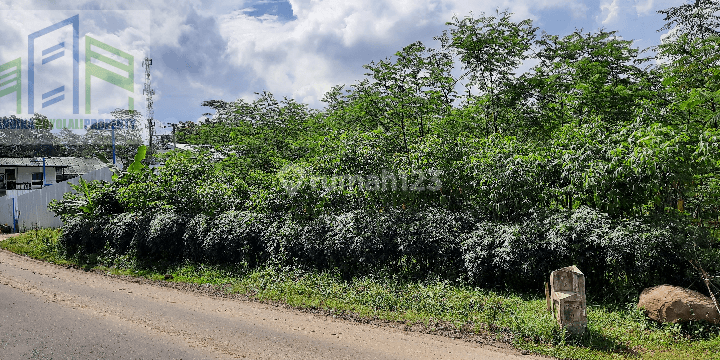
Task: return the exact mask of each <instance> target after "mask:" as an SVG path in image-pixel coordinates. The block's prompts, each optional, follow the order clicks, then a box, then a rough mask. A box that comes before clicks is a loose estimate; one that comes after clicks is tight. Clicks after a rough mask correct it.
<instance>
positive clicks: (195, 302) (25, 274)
mask: <svg viewBox="0 0 720 360" xmlns="http://www.w3.org/2000/svg"><path fill="white" fill-rule="evenodd" d="M29 358H32V359H50V358H52V359H68V358H72V359H120V358H122V359H216V358H217V359H225V358H248V359H508V360H509V359H526V360H529V359H540V358H541V357H536V356H533V355H522V354H520V352H518V351H515V350H513V349H508V348H505V349H503V348H498V347H493V346H487V345H481V344H477V343H471V342H466V341H462V340H458V339H451V338H447V337H441V336H436V335H428V334H422V333H417V332H409V331H403V330H401V329H397V328H392V327H387V326H376V325H370V324H362V323H358V322H352V321H346V320H340V319H333V318H332V317H328V316H322V315H313V314H308V313H304V312H301V311H298V310H294V309H286V308H282V307H276V306H273V305H271V304H262V303H257V302H251V301H241V300H237V299H227V298H220V297H213V296H207V295H203V294H199V293H197V292H191V291H183V290H179V289H174V288H169V287H163V286H157V285H153V284H147V283H142V281H140V280H137V279H136V280H135V281H130V280H127V279H122V278H117V277H111V276H106V275H103V274H99V273H95V272H85V271H83V270H78V269H67V268H65V267H60V266H57V265H53V264H48V263H44V262H41V261H37V260H33V259H30V258H27V257H24V256H19V255H16V254H13V253H10V252H7V251H4V250H2V251H0V359H29Z"/></svg>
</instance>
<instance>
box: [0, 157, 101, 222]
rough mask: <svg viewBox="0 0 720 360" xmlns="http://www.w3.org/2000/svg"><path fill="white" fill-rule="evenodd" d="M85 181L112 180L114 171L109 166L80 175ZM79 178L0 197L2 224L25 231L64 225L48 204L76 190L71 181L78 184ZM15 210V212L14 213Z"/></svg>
mask: <svg viewBox="0 0 720 360" xmlns="http://www.w3.org/2000/svg"><path fill="white" fill-rule="evenodd" d="M80 177H82V178H83V179H85V181H92V180H104V181H107V182H110V181H112V172H111V171H110V169H108V168H102V169H99V170H95V171H92V172H89V173H87V174H85V175H82V176H80ZM79 181H80V180H79V178H77V177H76V178H73V179H70V180H68V181H64V182H61V183H58V184H55V185H51V186H47V187H44V188H42V189H39V190H34V191H31V192H29V193H27V194H22V195H19V196H17V197H16V198H13V197H8V196H4V197H0V225H2V224H7V225H8V226H10V227H13V224H14V223H15V222H16V223H15V224H16V225H15V226H16V229H18V230H20V231H23V230H25V229H32V228H58V227H61V226H62V221H61V220H60V218H59V217H55V214H54V213H53V212H51V211H50V210H48V204H49V203H50V201H52V200H53V199H57V200H60V199H62V197H63V194H65V193H66V192H75V191H74V190H73V189H72V187H70V183H72V184H78V183H79ZM13 211H14V213H15V214H13Z"/></svg>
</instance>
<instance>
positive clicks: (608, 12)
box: [600, 0, 620, 24]
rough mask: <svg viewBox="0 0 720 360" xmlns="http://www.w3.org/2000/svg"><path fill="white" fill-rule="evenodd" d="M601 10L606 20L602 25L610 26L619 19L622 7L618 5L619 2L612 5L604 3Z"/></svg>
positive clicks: (615, 1)
mask: <svg viewBox="0 0 720 360" xmlns="http://www.w3.org/2000/svg"><path fill="white" fill-rule="evenodd" d="M600 9H602V16H605V20H603V21H602V23H603V24H610V23H612V22H613V21H614V20H615V19H617V17H618V10H619V9H620V5H619V4H618V0H613V2H612V3H608V2H603V3H602V4H600Z"/></svg>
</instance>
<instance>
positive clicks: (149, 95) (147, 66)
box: [142, 57, 155, 155]
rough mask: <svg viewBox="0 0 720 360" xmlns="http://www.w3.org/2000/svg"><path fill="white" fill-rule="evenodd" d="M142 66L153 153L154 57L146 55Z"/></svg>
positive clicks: (149, 148) (150, 142) (150, 144)
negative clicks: (151, 78) (151, 79)
mask: <svg viewBox="0 0 720 360" xmlns="http://www.w3.org/2000/svg"><path fill="white" fill-rule="evenodd" d="M142 66H143V67H145V85H144V86H143V95H145V104H147V113H146V114H145V116H146V118H147V123H148V135H149V136H148V153H149V154H150V155H152V153H153V145H152V139H153V133H154V132H155V131H154V130H155V122H154V120H153V116H154V115H155V112H154V110H153V99H152V97H153V95H155V90H153V89H152V87H151V86H150V66H152V59H150V58H148V57H145V60H143V63H142Z"/></svg>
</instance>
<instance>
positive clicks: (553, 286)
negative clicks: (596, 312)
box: [545, 265, 587, 335]
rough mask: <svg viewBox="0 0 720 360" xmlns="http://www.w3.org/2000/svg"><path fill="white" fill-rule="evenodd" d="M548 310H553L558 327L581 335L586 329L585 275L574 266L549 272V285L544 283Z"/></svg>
mask: <svg viewBox="0 0 720 360" xmlns="http://www.w3.org/2000/svg"><path fill="white" fill-rule="evenodd" d="M545 297H546V300H547V305H548V310H550V311H552V312H553V316H555V319H556V320H557V322H558V324H559V325H560V327H562V328H565V329H566V330H567V331H568V332H570V333H572V334H575V335H581V334H582V333H584V332H585V330H586V329H587V313H586V309H587V307H586V302H585V275H583V273H582V272H580V270H579V269H578V268H577V267H576V266H575V265H573V266H568V267H565V268H562V269H559V270H555V271H553V272H552V273H551V274H550V287H549V288H548V284H545Z"/></svg>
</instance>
